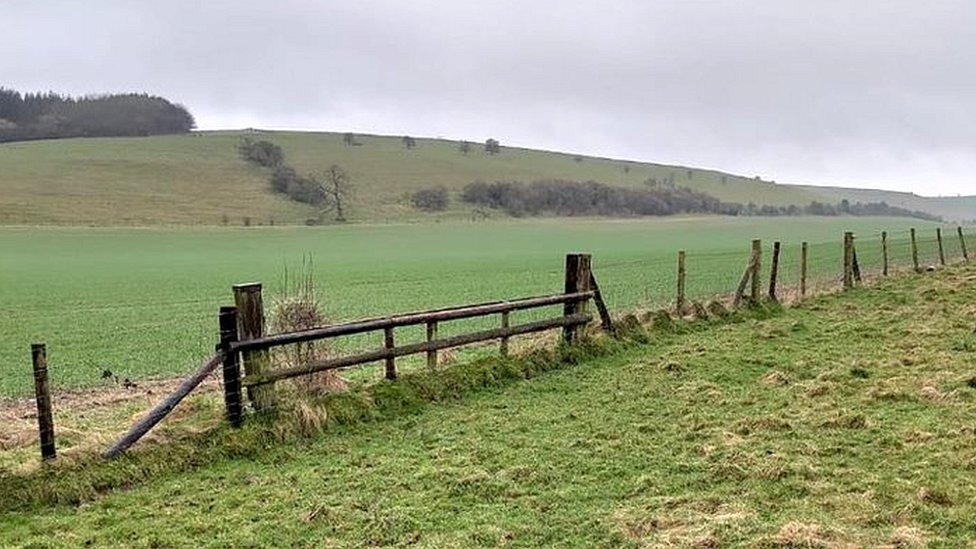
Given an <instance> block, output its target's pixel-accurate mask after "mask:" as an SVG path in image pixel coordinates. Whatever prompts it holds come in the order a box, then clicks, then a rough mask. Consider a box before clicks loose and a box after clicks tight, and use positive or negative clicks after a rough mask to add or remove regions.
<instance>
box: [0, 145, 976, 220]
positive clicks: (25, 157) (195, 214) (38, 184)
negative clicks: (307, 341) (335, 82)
mask: <svg viewBox="0 0 976 549" xmlns="http://www.w3.org/2000/svg"><path fill="white" fill-rule="evenodd" d="M245 135H247V136H250V137H252V138H255V139H268V140H270V141H273V142H275V143H277V144H279V145H281V146H282V147H283V148H284V151H285V155H286V157H287V159H288V161H289V163H291V164H293V165H294V166H295V167H296V168H297V169H298V170H299V171H300V172H313V173H314V172H319V173H321V172H323V171H324V170H325V169H326V168H328V167H329V166H330V165H331V164H339V165H341V166H343V167H344V168H346V170H347V171H348V172H349V174H350V176H351V178H352V181H353V183H354V184H355V186H356V194H355V196H353V197H352V199H351V200H352V209H351V212H350V214H349V217H350V220H352V221H360V222H362V221H366V222H390V221H408V220H409V221H413V220H424V219H432V218H438V219H440V218H467V217H470V215H471V212H470V211H469V209H468V208H467V207H465V206H464V205H463V204H459V203H458V202H457V201H455V203H454V206H453V207H452V209H451V211H449V212H445V213H442V214H437V215H436V216H435V215H431V214H423V213H420V212H418V211H417V210H415V209H414V208H412V207H411V206H410V204H409V200H408V195H409V193H410V192H412V191H415V190H417V189H420V188H424V187H430V186H435V185H444V186H446V187H448V188H449V189H450V190H452V191H455V192H456V191H458V190H459V189H461V188H462V187H463V186H464V185H466V184H467V183H470V182H471V181H474V180H478V179H481V180H485V181H495V180H522V181H532V180H536V179H545V178H559V179H569V180H580V181H582V180H590V179H592V180H596V181H600V182H603V183H606V184H610V185H620V186H631V187H636V186H640V185H642V184H643V182H644V181H646V180H647V179H648V178H655V179H657V180H659V181H671V180H673V181H674V183H675V184H676V185H681V186H687V187H690V188H692V189H696V190H699V191H703V192H705V193H708V194H711V195H713V196H716V197H718V198H720V199H722V200H726V201H734V202H741V203H743V204H745V203H749V202H754V203H756V204H759V205H763V204H772V205H789V204H799V205H803V204H807V203H809V202H810V201H812V200H821V201H830V202H837V201H839V200H840V199H841V198H848V199H851V200H861V201H876V200H886V201H887V202H888V203H890V204H893V205H897V206H904V207H910V208H913V209H922V210H925V211H929V212H932V213H936V214H938V215H943V216H946V217H947V218H951V219H966V220H970V219H976V197H970V198H968V199H956V198H947V199H924V198H920V197H915V196H913V195H909V194H904V193H891V192H885V191H859V190H855V189H822V188H818V187H801V186H790V185H777V184H774V183H772V182H768V181H760V180H756V179H753V178H749V177H740V176H736V175H732V174H726V173H722V172H718V171H711V170H700V169H694V168H687V167H682V166H667V165H661V164H651V163H642V162H629V161H624V160H610V159H606V158H593V157H586V156H577V155H574V154H566V153H558V152H549V151H539V150H529V149H519V148H508V147H504V142H503V143H502V145H503V149H502V153H501V154H499V155H496V156H491V155H488V154H486V153H485V152H484V150H483V147H482V146H481V144H479V143H473V144H472V150H471V152H470V153H468V154H467V155H463V154H461V153H460V151H459V150H458V143H457V142H456V141H446V140H438V139H417V147H416V148H415V149H413V150H407V149H405V148H404V147H403V144H402V143H401V140H400V138H399V137H395V136H368V135H359V136H357V141H358V142H359V143H360V144H361V145H360V146H346V145H344V144H343V140H342V135H341V134H338V133H314V132H256V133H254V132H248V133H245V132H236V131H226V132H197V133H194V134H190V135H179V136H157V137H143V138H97V139H62V140H52V141H36V142H27V143H8V144H0V224H6V225H11V224H57V225H155V224H203V225H219V224H222V223H224V222H225V221H226V222H227V223H228V224H232V225H240V224H242V223H243V222H244V218H245V217H247V218H250V219H251V222H252V223H253V224H268V223H272V222H273V223H276V224H296V223H304V222H305V220H307V219H309V218H311V217H314V216H315V215H316V212H315V211H314V210H313V209H312V208H310V207H308V206H304V205H301V204H298V203H295V202H292V201H289V200H287V199H285V198H282V197H281V196H277V195H274V194H272V193H271V192H270V190H269V188H268V184H267V176H266V174H265V173H264V172H263V171H262V170H260V169H258V168H254V167H251V166H249V165H247V164H245V163H244V162H243V161H241V160H240V159H239V158H238V156H237V152H236V145H237V144H238V142H239V141H240V139H241V137H243V136H245Z"/></svg>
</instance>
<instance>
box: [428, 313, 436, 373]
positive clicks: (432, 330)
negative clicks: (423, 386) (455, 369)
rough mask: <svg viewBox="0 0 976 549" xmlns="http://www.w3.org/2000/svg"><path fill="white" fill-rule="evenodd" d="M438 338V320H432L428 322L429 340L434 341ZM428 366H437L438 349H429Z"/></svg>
mask: <svg viewBox="0 0 976 549" xmlns="http://www.w3.org/2000/svg"><path fill="white" fill-rule="evenodd" d="M435 339H437V321H436V320H431V321H430V322H428V323H427V341H434V340H435ZM427 367H428V368H430V369H432V370H433V369H434V368H437V351H436V350H435V351H427Z"/></svg>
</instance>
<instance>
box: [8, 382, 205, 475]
mask: <svg viewBox="0 0 976 549" xmlns="http://www.w3.org/2000/svg"><path fill="white" fill-rule="evenodd" d="M182 381H183V379H182V378H172V379H155V380H141V381H139V382H135V383H133V382H128V383H116V384H112V385H107V386H103V387H97V388H90V389H73V390H62V391H57V392H55V393H54V394H53V395H52V401H53V403H52V404H53V409H54V426H55V432H56V433H57V442H58V446H59V450H61V451H64V450H72V451H76V449H80V448H90V447H92V446H97V445H100V444H103V443H106V442H108V440H109V439H111V437H112V436H115V435H118V434H119V433H121V432H122V430H123V429H125V428H127V427H128V426H129V424H131V423H132V422H133V421H135V420H136V419H137V418H139V417H141V415H142V414H143V413H144V412H145V411H146V410H148V409H149V408H150V407H151V406H153V405H155V404H156V403H157V402H158V401H159V400H160V399H161V398H163V396H165V395H166V394H168V393H170V392H172V391H173V390H175V389H176V387H177V386H178V385H179V384H180V382H182ZM219 389H220V379H219V377H218V375H217V374H213V375H211V376H209V377H208V378H207V379H206V380H205V381H204V382H203V383H202V384H201V385H200V387H199V388H198V389H197V391H198V393H199V394H207V393H213V392H214V391H218V390H219ZM185 413H187V408H186V407H184V409H183V410H182V411H181V409H180V408H179V407H178V408H177V409H176V411H175V412H174V413H173V414H172V415H171V417H170V420H178V419H179V418H180V417H181V416H182V415H184V414H185ZM150 440H151V439H150ZM36 443H37V403H36V402H35V400H34V399H33V398H22V399H5V400H2V401H0V455H2V454H3V453H7V452H12V451H17V450H20V449H24V448H27V447H31V446H34V445H36ZM3 461H4V460H3V459H0V464H2V463H3Z"/></svg>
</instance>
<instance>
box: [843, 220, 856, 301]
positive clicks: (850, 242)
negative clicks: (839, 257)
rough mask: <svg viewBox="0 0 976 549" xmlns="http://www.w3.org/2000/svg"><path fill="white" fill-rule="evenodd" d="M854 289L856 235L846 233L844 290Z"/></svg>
mask: <svg viewBox="0 0 976 549" xmlns="http://www.w3.org/2000/svg"><path fill="white" fill-rule="evenodd" d="M853 287H854V233H852V232H850V231H848V232H845V233H844V289H845V290H849V289H851V288H853Z"/></svg>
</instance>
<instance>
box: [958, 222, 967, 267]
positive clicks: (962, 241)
mask: <svg viewBox="0 0 976 549" xmlns="http://www.w3.org/2000/svg"><path fill="white" fill-rule="evenodd" d="M956 230H957V231H958V232H959V246H960V247H961V248H962V260H963V261H969V252H968V251H966V237H964V236H963V234H962V227H956Z"/></svg>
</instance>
